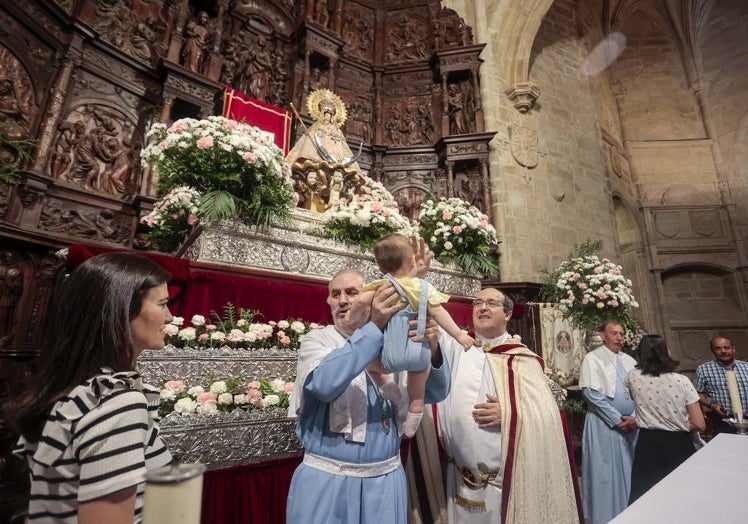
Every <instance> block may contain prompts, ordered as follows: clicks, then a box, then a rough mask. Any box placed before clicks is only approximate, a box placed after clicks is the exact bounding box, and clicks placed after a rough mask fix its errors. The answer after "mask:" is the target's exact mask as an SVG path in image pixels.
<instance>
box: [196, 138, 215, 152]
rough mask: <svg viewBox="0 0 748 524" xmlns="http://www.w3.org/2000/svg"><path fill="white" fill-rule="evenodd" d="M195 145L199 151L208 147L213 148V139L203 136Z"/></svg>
mask: <svg viewBox="0 0 748 524" xmlns="http://www.w3.org/2000/svg"><path fill="white" fill-rule="evenodd" d="M195 145H197V147H198V148H199V149H208V148H209V147H213V137H212V136H204V137H202V138H198V139H197V142H196V144H195Z"/></svg>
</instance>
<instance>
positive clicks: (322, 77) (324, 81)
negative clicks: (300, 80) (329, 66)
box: [309, 66, 329, 92]
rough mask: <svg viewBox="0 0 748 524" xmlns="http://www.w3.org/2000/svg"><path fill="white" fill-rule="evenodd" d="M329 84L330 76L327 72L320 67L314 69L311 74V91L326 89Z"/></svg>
mask: <svg viewBox="0 0 748 524" xmlns="http://www.w3.org/2000/svg"><path fill="white" fill-rule="evenodd" d="M328 84H329V76H328V74H327V71H323V70H322V69H321V68H319V67H316V66H315V67H313V68H312V70H311V71H310V72H309V91H310V92H311V91H316V90H317V89H324V88H326V87H327V86H328Z"/></svg>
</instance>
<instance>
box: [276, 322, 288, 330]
mask: <svg viewBox="0 0 748 524" xmlns="http://www.w3.org/2000/svg"><path fill="white" fill-rule="evenodd" d="M288 326H290V324H289V323H288V321H287V320H281V321H280V322H278V328H279V329H288Z"/></svg>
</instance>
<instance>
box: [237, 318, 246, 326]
mask: <svg viewBox="0 0 748 524" xmlns="http://www.w3.org/2000/svg"><path fill="white" fill-rule="evenodd" d="M246 325H247V321H246V320H244V319H243V318H240V319H239V320H237V321H236V327H244V326H246Z"/></svg>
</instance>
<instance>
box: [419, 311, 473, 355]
mask: <svg viewBox="0 0 748 524" xmlns="http://www.w3.org/2000/svg"><path fill="white" fill-rule="evenodd" d="M428 312H429V315H431V316H433V317H434V320H436V323H437V324H439V326H440V327H441V328H442V329H444V330H445V331H446V332H447V333H449V334H450V336H451V337H452V338H454V339H455V340H457V342H459V343H460V344H461V345H462V347H463V348H465V349H470V346H473V345H475V344H477V342H476V341H475V339H474V338H473V337H471V336H470V335H468V334H467V333H465V332H464V331H463V330H461V329H460V326H458V325H457V322H455V321H454V319H453V318H452V315H450V314H449V312H448V311H447V310H446V309H444V307H443V306H442V305H441V304H431V303H429V306H428Z"/></svg>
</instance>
